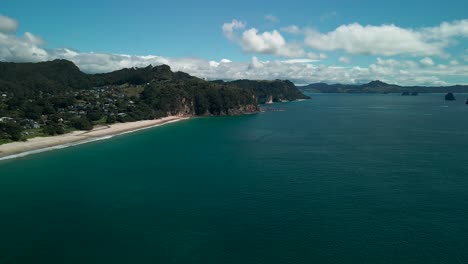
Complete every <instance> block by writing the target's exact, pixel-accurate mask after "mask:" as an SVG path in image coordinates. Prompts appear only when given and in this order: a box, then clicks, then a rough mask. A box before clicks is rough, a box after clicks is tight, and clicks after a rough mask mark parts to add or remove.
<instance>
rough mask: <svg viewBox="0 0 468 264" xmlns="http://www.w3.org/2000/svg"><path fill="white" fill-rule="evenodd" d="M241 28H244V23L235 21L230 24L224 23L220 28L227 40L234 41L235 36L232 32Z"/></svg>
mask: <svg viewBox="0 0 468 264" xmlns="http://www.w3.org/2000/svg"><path fill="white" fill-rule="evenodd" d="M243 28H245V23H244V22H242V21H238V20H236V19H233V20H232V21H231V23H224V24H223V26H222V29H223V34H224V36H226V38H227V39H229V40H235V38H236V34H235V32H234V31H235V30H239V29H243Z"/></svg>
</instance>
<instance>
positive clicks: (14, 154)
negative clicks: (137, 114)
mask: <svg viewBox="0 0 468 264" xmlns="http://www.w3.org/2000/svg"><path fill="white" fill-rule="evenodd" d="M189 118H190V117H187V116H168V117H164V118H160V119H154V120H143V121H136V122H127V123H117V124H112V125H107V126H101V127H96V128H93V129H92V130H90V131H73V132H71V133H68V134H64V135H58V136H51V137H35V138H31V139H29V140H28V141H24V142H12V143H7V144H3V145H0V161H2V160H7V159H14V158H19V157H24V156H28V155H32V154H37V153H41V152H45V151H50V150H55V149H62V148H67V147H72V146H76V145H81V144H85V143H90V142H94V141H99V140H105V139H109V138H112V137H114V136H117V135H122V134H127V133H132V132H136V131H140V130H143V129H148V128H152V127H157V126H162V125H165V124H170V123H174V122H178V121H181V120H185V119H189Z"/></svg>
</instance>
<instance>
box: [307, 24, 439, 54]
mask: <svg viewBox="0 0 468 264" xmlns="http://www.w3.org/2000/svg"><path fill="white" fill-rule="evenodd" d="M305 43H306V44H307V45H308V46H309V47H311V48H314V49H317V50H322V51H334V50H344V51H346V52H348V53H350V54H369V55H385V56H392V55H401V54H410V55H416V56H419V55H442V54H443V50H442V47H443V45H442V44H441V43H426V42H425V41H424V38H423V36H422V34H421V33H419V32H415V31H412V30H408V29H404V28H399V27H397V26H395V25H382V26H370V25H369V26H362V25H360V24H358V23H354V24H349V25H342V26H340V27H338V28H337V29H335V30H334V31H331V32H328V33H325V34H322V33H320V32H318V31H315V30H311V29H309V30H308V31H307V32H306V38H305Z"/></svg>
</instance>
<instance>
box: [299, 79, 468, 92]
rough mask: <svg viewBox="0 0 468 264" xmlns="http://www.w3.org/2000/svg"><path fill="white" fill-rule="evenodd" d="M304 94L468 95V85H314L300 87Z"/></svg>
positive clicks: (381, 83)
mask: <svg viewBox="0 0 468 264" xmlns="http://www.w3.org/2000/svg"><path fill="white" fill-rule="evenodd" d="M298 88H299V89H300V90H301V91H303V92H312V93H382V94H384V93H400V94H402V95H417V94H418V93H448V92H452V93H468V85H453V86H400V85H396V84H388V83H384V82H382V81H378V80H377V81H372V82H370V83H367V84H360V85H355V84H326V83H313V84H309V85H306V86H299V87H298Z"/></svg>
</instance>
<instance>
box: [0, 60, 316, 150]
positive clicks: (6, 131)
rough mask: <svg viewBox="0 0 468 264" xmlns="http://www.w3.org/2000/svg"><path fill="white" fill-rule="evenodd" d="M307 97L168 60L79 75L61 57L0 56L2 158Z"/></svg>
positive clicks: (287, 87)
mask: <svg viewBox="0 0 468 264" xmlns="http://www.w3.org/2000/svg"><path fill="white" fill-rule="evenodd" d="M306 98H308V97H307V96H305V95H304V94H303V93H302V92H300V91H299V90H298V89H297V88H296V87H295V86H294V84H293V83H292V82H290V81H282V80H273V81H252V80H239V81H232V82H224V81H211V82H210V81H206V80H203V79H200V78H197V77H193V76H190V75H189V74H186V73H183V72H173V71H171V69H170V67H169V66H167V65H160V66H155V67H153V66H151V65H149V66H148V67H145V68H130V69H122V70H119V71H115V72H111V73H105V74H85V73H83V72H81V71H80V69H79V68H78V67H77V66H76V65H74V64H73V63H72V62H70V61H66V60H54V61H48V62H40V63H5V62H0V157H5V156H9V155H16V154H18V153H22V152H28V151H36V150H38V149H42V148H50V147H56V146H59V145H60V146H62V145H64V144H72V143H73V144H76V143H79V142H86V141H90V140H96V139H98V138H100V137H108V136H112V135H115V134H120V133H125V132H129V131H134V130H138V129H142V128H146V127H153V126H157V125H162V124H165V123H168V122H174V121H178V120H182V119H186V118H188V117H191V116H218V115H241V114H247V113H256V112H258V111H259V110H260V108H259V105H260V104H264V103H267V102H270V101H273V102H284V101H292V100H296V99H306Z"/></svg>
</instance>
